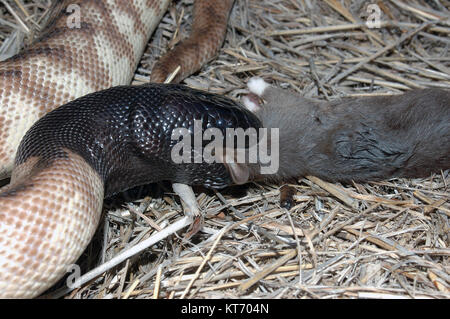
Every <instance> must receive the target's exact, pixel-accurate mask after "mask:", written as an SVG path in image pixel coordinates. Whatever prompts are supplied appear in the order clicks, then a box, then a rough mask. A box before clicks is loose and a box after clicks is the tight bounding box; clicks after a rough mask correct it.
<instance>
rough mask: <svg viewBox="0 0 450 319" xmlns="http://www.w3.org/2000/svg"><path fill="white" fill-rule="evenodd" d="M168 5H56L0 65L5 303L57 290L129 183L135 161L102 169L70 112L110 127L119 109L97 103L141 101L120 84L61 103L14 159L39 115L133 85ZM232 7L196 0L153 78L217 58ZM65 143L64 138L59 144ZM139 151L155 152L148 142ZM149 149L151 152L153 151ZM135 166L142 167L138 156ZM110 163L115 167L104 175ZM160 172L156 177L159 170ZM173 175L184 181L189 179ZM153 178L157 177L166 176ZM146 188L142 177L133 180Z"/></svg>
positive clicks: (90, 1)
mask: <svg viewBox="0 0 450 319" xmlns="http://www.w3.org/2000/svg"><path fill="white" fill-rule="evenodd" d="M169 2H170V1H169V0H101V1H100V0H95V1H94V0H84V1H74V0H69V1H58V2H57V4H56V5H55V7H54V11H53V12H54V19H53V20H52V22H50V23H49V25H48V26H47V27H46V28H45V30H44V31H43V32H42V34H41V35H40V36H39V37H38V39H37V40H36V41H35V42H33V43H32V44H31V45H30V46H29V47H27V48H26V49H24V50H23V51H21V52H20V53H19V54H17V55H16V56H14V57H12V58H10V59H8V60H6V61H3V62H1V63H0V177H2V178H6V177H8V176H9V175H11V182H10V184H9V185H7V186H5V187H4V188H2V189H1V190H0V297H1V298H31V297H35V296H38V295H39V294H41V293H42V292H44V291H45V290H46V289H48V288H49V287H51V286H52V285H53V284H54V283H55V282H56V281H57V280H58V279H60V278H61V277H62V276H63V275H64V274H65V272H66V269H67V267H68V266H69V265H71V264H73V263H74V262H75V261H76V260H77V258H78V257H79V256H80V255H81V253H82V252H83V250H84V249H85V248H86V246H87V244H88V243H89V241H90V240H91V238H92V236H93V234H94V232H95V230H96V228H97V225H98V222H99V218H100V214H101V208H102V203H103V198H104V196H105V195H107V194H110V193H113V192H115V191H119V190H121V189H123V188H126V187H128V186H124V185H120V183H119V184H117V183H116V184H114V182H113V181H114V178H116V177H118V176H122V175H121V174H123V173H124V171H123V170H121V169H122V166H120V163H121V162H120V161H126V160H127V158H120V159H119V160H117V158H112V159H111V158H102V160H101V161H97V162H96V163H97V166H96V164H95V163H93V161H94V159H95V158H94V157H95V156H100V157H101V154H100V153H96V150H95V147H92V148H89V151H87V150H86V148H85V149H84V151H85V153H83V150H79V149H76V147H75V146H74V145H73V141H75V144H77V143H78V144H77V145H79V144H80V140H78V141H77V140H76V136H79V133H80V130H83V129H84V128H85V127H86V126H83V125H80V122H73V121H72V122H71V121H67V122H64V121H62V120H61V119H62V118H64V116H65V115H66V113H64V112H65V111H64V110H66V112H69V113H70V110H73V108H74V107H75V108H77V107H80V108H83V107H84V106H92V108H91V109H90V111H87V110H86V112H85V113H83V114H84V117H83V118H84V120H86V121H87V122H86V123H88V122H89V121H90V122H89V125H91V126H92V127H95V125H103V126H107V125H109V124H111V121H113V120H115V119H117V116H119V117H120V114H121V113H120V112H118V113H117V112H116V113H114V107H113V108H112V109H111V110H109V111H107V110H103V109H101V107H96V106H98V105H99V104H98V103H97V102H96V101H98V99H104V97H105V96H109V97H110V96H111V94H113V93H114V94H116V95H115V97H117V98H118V99H119V98H123V99H124V100H122V102H123V103H124V104H127V103H131V102H132V101H133V99H134V98H135V97H129V98H127V97H126V94H124V93H123V92H122V91H120V90H121V88H120V87H119V88H117V89H112V91H106V92H107V93H104V92H105V91H103V92H100V93H93V94H91V95H88V96H87V97H84V98H81V99H78V100H76V101H74V102H73V103H69V104H68V105H71V107H72V109H71V108H69V111H67V107H65V108H64V107H63V108H61V109H62V110H60V109H58V110H57V111H54V112H52V113H51V116H49V117H44V119H45V120H43V121H39V122H37V123H36V124H35V125H34V126H33V128H32V129H31V133H29V134H28V133H27V135H26V137H25V139H24V142H23V143H22V144H21V147H20V151H19V153H18V155H17V157H15V154H16V151H17V149H18V147H19V143H20V142H21V140H22V138H23V137H24V135H25V133H26V132H27V131H28V130H29V129H30V128H31V127H32V125H33V124H34V123H35V122H36V121H38V119H39V118H41V117H42V116H43V115H45V114H47V113H48V112H50V111H52V110H54V109H55V108H57V107H58V106H60V105H63V104H66V103H68V102H69V101H72V100H74V99H77V98H79V97H82V96H85V95H87V94H89V93H92V92H97V91H101V90H104V89H107V88H110V87H115V86H119V85H126V84H129V83H130V82H131V79H132V76H133V74H134V71H135V68H136V66H137V63H138V61H139V60H140V57H141V55H142V53H143V50H144V48H145V45H146V43H147V42H148V39H149V37H150V35H151V34H152V32H153V31H154V29H155V27H156V26H157V24H158V23H159V21H160V19H161V17H162V15H163V14H164V12H165V11H166V9H167V7H168V5H169ZM232 3H233V0H217V1H208V0H206V1H205V0H202V1H198V0H197V1H196V2H195V8H194V22H193V27H192V36H193V38H190V39H187V40H186V41H185V42H183V43H181V44H180V45H178V46H177V47H175V49H174V51H173V52H171V53H169V56H168V58H164V57H163V58H162V59H161V62H160V63H158V64H157V65H156V66H155V73H154V74H153V75H152V81H154V82H161V81H163V80H164V79H165V77H166V76H167V75H168V74H169V73H170V72H171V71H173V70H174V68H175V67H176V66H177V65H178V63H179V62H180V61H181V64H182V65H181V72H180V74H179V75H178V76H177V78H176V80H177V81H179V80H181V79H182V78H184V77H186V76H187V75H189V74H190V73H192V72H194V71H196V70H197V69H198V68H199V67H200V66H201V64H202V63H203V62H204V61H206V60H208V59H210V58H212V57H213V56H214V55H215V53H216V52H217V49H218V48H219V47H220V45H221V43H222V42H223V39H224V35H225V30H226V21H227V18H228V14H229V10H230V9H231V6H232ZM71 4H72V5H73V4H75V5H76V6H78V7H77V8H78V9H79V12H80V18H81V20H80V22H81V23H80V25H79V27H73V26H69V25H68V19H70V18H71V16H70V14H69V13H68V11H67V8H68V6H69V5H71ZM174 61H175V63H173V62H174ZM169 87H170V88H172V89H169V91H170V90H175V91H177V92H178V91H180V90H181V91H183V90H182V89H180V87H179V86H176V85H174V86H169ZM114 90H118V91H114ZM136 90H138V91H139V92H137V93H136V94H137V95H138V96H139V97H141V98H144V97H154V98H155V99H156V98H158V99H166V100H164V101H162V102H161V103H166V102H167V99H169V97H168V96H170V94H169V95H167V94H166V93H167V89H164V90H165V91H164V92H163V91H161V90H163V89H162V88H161V87H160V86H158V85H156V84H153V85H147V86H142V87H138V88H137V89H136ZM111 92H112V93H111ZM169 93H171V92H169ZM172 93H173V92H172ZM98 94H100V95H98ZM102 94H103V95H102ZM105 94H106V95H105ZM180 94H182V98H184V99H187V100H188V101H191V100H192V99H193V100H195V101H199V100H201V101H204V99H203V95H202V94H200V93H199V94H196V93H195V92H194V93H192V92H186V93H183V92H182V93H180ZM183 94H184V95H183ZM80 101H81V102H80ZM112 101H114V99H113V100H112ZM157 101H159V100H157ZM169 102H170V101H169ZM218 102H219V104H220V102H221V101H218ZM167 103H168V102H167ZM202 103H203V102H202ZM202 103H200V104H201V105H203V106H202V107H204V108H206V109H208V107H209V106H208V103H207V102H204V103H203V104H202ZM110 104H114V103H110ZM131 104H132V103H131ZM131 104H130V105H131ZM173 109H174V112H173V115H174V119H175V118H176V119H179V118H180V116H178V115H179V114H178V113H177V112H178V111H180V110H179V109H177V106H176V105H173ZM90 112H91V113H90ZM92 112H93V113H92ZM99 112H101V113H99ZM108 112H109V113H108ZM111 112H112V113H111ZM139 112H146V109H145V108H143V109H132V108H129V109H128V110H127V113H126V114H127V115H129V116H131V115H134V116H137V117H136V119H139ZM237 112H241V111H240V110H237ZM94 113H95V114H97V115H98V114H103V117H100V120H101V121H97V122H95V121H94V122H93V120H92V118H93V117H92V116H93V115H94ZM113 113H114V114H113ZM212 113H214V112H212ZM212 113H211V114H212ZM47 118H50V119H52V118H53V119H55V118H56V119H57V121H53V122H52V121H51V120H47ZM212 120H213V119H212ZM108 121H109V122H108ZM119 122H120V121H119ZM125 122H126V121H124V122H120V123H122V124H123V123H125ZM86 123H85V124H86ZM36 127H43V131H42V132H44V133H42V134H43V136H42V137H43V139H42V138H41V139H35V136H34V135H33V134H32V132H33V129H34V128H36ZM120 132H121V134H122V133H123V136H122V135H121V136H119V137H118V138H123V139H124V140H127V136H128V135H127V134H129V132H128V131H126V130H123V131H120ZM39 134H41V133H39ZM60 137H64V138H65V140H64V141H61V140H60V139H59V138H60ZM72 137H73V138H72ZM104 137H105V138H104V139H103V140H102V143H106V144H107V143H108V138H109V137H110V136H108V135H107V134H106V133H105V136H104ZM40 143H41V144H42V145H41V144H40ZM71 143H72V144H71ZM47 144H53V145H57V146H58V147H57V149H56V151H54V150H53V151H52V150H48V149H47V148H45V145H47ZM106 144H105V145H106ZM103 146H104V145H103ZM140 146H142V147H144V148H145V147H146V146H148V145H146V144H145V137H144V141H143V144H141V145H140ZM124 147H125V148H126V147H128V146H126V145H125V146H124ZM145 150H146V151H149V152H151V148H150V149H145ZM113 151H116V153H115V154H116V155H117V154H118V155H117V156H119V155H120V154H122V153H121V149H120V148H119V149H114V150H113ZM86 152H87V153H89V154H87V153H86ZM86 154H87V155H86ZM99 154H100V155H99ZM89 156H91V157H89ZM92 156H94V157H92ZM119 157H120V156H119ZM90 160H92V161H91V162H90ZM133 160H135V163H137V164H136V165H137V166H139V163H140V162H139V160H140V159H136V158H134V159H133ZM114 161H116V162H114ZM99 163H100V164H99ZM104 163H106V164H105V165H103V164H104ZM108 165H109V166H108ZM105 167H110V168H111V167H112V168H111V169H109V170H108V169H106V170H105V169H104V168H105ZM117 168H118V169H117ZM102 169H103V170H102ZM11 172H12V173H11ZM155 172H156V170H154V171H153V172H152V174H157V173H155ZM128 173H130V172H128ZM172 173H173V174H175V175H174V176H176V177H178V178H179V180H180V181H183V180H184V179H183V178H185V177H183V176H180V175H177V174H176V172H172ZM219 175H220V174H219ZM135 176H138V174H135ZM225 177H226V176H225V175H224V178H225ZM149 178H150V179H158V176H153V175H152V176H150V177H149ZM147 179H148V178H147ZM175 179H176V178H175ZM141 182H142V181H141V180H139V178H138V177H136V180H134V181H132V184H139V183H141ZM199 182H200V183H202V182H205V181H199ZM209 182H213V181H209ZM219 182H223V181H219ZM105 189H106V190H105Z"/></svg>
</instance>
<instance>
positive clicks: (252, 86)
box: [247, 77, 270, 97]
mask: <svg viewBox="0 0 450 319" xmlns="http://www.w3.org/2000/svg"><path fill="white" fill-rule="evenodd" d="M269 86H270V84H269V83H267V82H266V81H264V80H263V79H261V78H259V77H253V78H251V79H250V80H249V81H248V83H247V87H248V89H249V90H250V92H252V93H255V94H256V95H258V96H260V97H261V96H262V95H263V94H264V91H265V90H266V89H267V88H268V87H269Z"/></svg>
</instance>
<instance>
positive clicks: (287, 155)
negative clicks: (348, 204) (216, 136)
mask: <svg viewBox="0 0 450 319" xmlns="http://www.w3.org/2000/svg"><path fill="white" fill-rule="evenodd" d="M248 87H249V90H250V92H251V94H250V95H249V96H246V97H244V99H243V104H244V105H245V106H246V107H247V108H248V109H249V110H250V111H252V112H254V113H255V114H256V115H257V117H258V118H259V119H260V120H261V121H262V125H263V127H265V128H268V129H278V130H279V139H277V141H272V140H271V138H270V135H269V143H272V144H273V143H277V147H278V154H275V153H274V155H276V157H277V158H273V159H272V160H277V161H278V164H279V165H278V166H279V167H278V170H277V172H276V173H270V174H261V170H260V168H261V165H259V164H246V163H233V161H232V160H230V159H228V160H227V161H228V163H225V165H226V166H227V168H228V171H229V172H230V174H231V176H232V178H233V180H234V182H235V183H239V184H241V183H245V182H246V181H248V180H277V181H278V180H286V179H289V178H292V177H301V176H305V175H314V176H317V177H319V178H322V179H324V180H327V181H332V182H334V181H341V182H350V181H358V182H365V181H375V180H381V179H389V178H393V177H423V176H427V175H430V174H431V173H433V172H436V173H439V172H440V170H446V169H449V168H450V91H448V90H442V89H422V90H412V91H409V92H407V93H404V94H401V95H391V96H377V97H358V98H343V99H340V100H335V101H332V102H326V101H317V100H312V99H307V98H304V97H302V96H300V95H298V94H296V93H293V92H290V91H288V90H283V89H279V88H275V87H272V86H270V85H269V84H267V83H266V82H265V81H264V80H262V79H260V78H253V79H251V80H250V81H249V83H248ZM255 95H256V96H257V97H259V98H261V99H263V100H264V101H265V103H264V104H262V105H261V104H260V103H259V102H258V98H256V96H255ZM269 149H270V146H269Z"/></svg>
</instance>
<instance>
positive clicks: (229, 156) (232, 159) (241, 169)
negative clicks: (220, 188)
mask: <svg viewBox="0 0 450 319" xmlns="http://www.w3.org/2000/svg"><path fill="white" fill-rule="evenodd" d="M215 157H216V161H217V162H218V163H222V164H223V165H225V167H226V169H227V171H228V173H229V174H230V176H231V179H232V180H233V182H234V183H235V184H238V185H241V184H245V183H247V182H248V180H249V178H250V169H249V167H248V165H247V164H246V163H238V162H237V161H236V156H235V150H234V149H232V148H224V149H223V153H222V154H220V152H217V153H216V155H215Z"/></svg>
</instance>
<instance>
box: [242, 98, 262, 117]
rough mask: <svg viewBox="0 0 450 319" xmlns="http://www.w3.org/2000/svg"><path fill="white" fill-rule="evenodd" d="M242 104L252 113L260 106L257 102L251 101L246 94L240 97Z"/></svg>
mask: <svg viewBox="0 0 450 319" xmlns="http://www.w3.org/2000/svg"><path fill="white" fill-rule="evenodd" d="M242 104H244V106H245V107H246V108H247V110H249V111H250V112H252V113H256V112H258V111H259V110H260V109H261V106H260V105H258V104H257V103H255V102H253V101H252V100H251V99H249V97H248V96H244V97H243V98H242Z"/></svg>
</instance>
